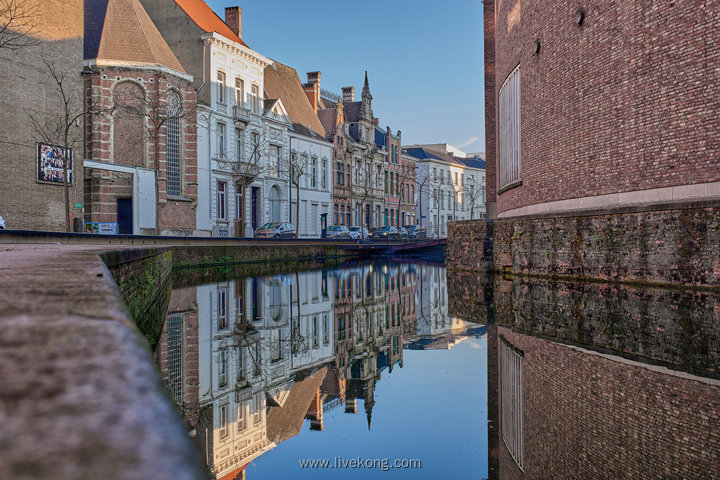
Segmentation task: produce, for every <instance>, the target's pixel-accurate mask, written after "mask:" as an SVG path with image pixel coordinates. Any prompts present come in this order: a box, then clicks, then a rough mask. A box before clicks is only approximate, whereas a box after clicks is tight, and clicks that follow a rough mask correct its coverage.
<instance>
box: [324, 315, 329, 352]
mask: <svg viewBox="0 0 720 480" xmlns="http://www.w3.org/2000/svg"><path fill="white" fill-rule="evenodd" d="M328 343H330V324H329V323H328V316H327V315H323V344H325V345H327V344H328Z"/></svg>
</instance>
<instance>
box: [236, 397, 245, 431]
mask: <svg viewBox="0 0 720 480" xmlns="http://www.w3.org/2000/svg"><path fill="white" fill-rule="evenodd" d="M245 426H246V423H245V404H244V403H239V404H238V408H237V429H238V432H241V431H243V430H245Z"/></svg>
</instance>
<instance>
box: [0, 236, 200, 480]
mask: <svg viewBox="0 0 720 480" xmlns="http://www.w3.org/2000/svg"><path fill="white" fill-rule="evenodd" d="M101 251H102V250H100V249H98V248H88V247H73V246H55V245H51V246H47V245H43V246H6V247H5V248H2V250H1V251H0V325H1V328H2V331H3V334H2V336H0V380H1V381H2V384H3V387H2V389H0V424H2V425H3V433H4V434H3V435H2V437H1V438H0V451H2V455H0V478H8V479H10V478H12V479H39V478H54V479H68V480H70V479H73V480H76V479H86V478H87V479H91V478H92V479H95V478H108V479H138V478H167V479H173V480H176V479H195V478H198V479H199V478H205V477H206V473H205V471H204V467H203V466H202V464H201V462H200V460H199V457H198V455H197V452H196V450H195V448H194V446H193V444H192V442H191V440H190V438H189V437H188V434H187V432H186V430H185V427H184V425H183V424H182V421H181V420H180V418H179V416H178V415H177V413H176V411H175V409H174V407H173V406H172V403H171V402H170V400H169V399H168V397H167V395H166V393H165V388H164V386H163V384H162V381H161V379H160V376H159V374H158V372H157V370H156V369H155V366H154V365H153V363H152V359H151V354H150V351H149V350H148V349H147V342H146V341H145V339H144V338H143V337H142V335H141V334H140V333H139V332H138V329H137V327H136V326H135V324H134V322H133V321H132V320H131V318H130V317H129V315H128V312H127V309H126V308H125V305H124V304H123V300H122V298H121V297H120V294H119V292H118V288H117V286H116V284H115V282H114V280H113V278H112V277H111V275H110V272H109V270H108V269H107V267H106V266H105V265H104V264H103V262H102V261H101V259H100V257H99V253H100V252H101Z"/></svg>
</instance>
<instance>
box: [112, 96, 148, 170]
mask: <svg viewBox="0 0 720 480" xmlns="http://www.w3.org/2000/svg"><path fill="white" fill-rule="evenodd" d="M113 103H114V106H115V111H114V113H113V117H112V121H113V127H112V132H113V135H112V142H113V163H116V164H119V165H127V166H131V167H145V166H146V165H145V138H146V131H145V120H146V108H145V107H146V102H145V91H144V90H143V88H142V87H141V86H140V85H138V84H136V83H134V82H122V83H118V84H117V85H116V86H115V88H114V89H113Z"/></svg>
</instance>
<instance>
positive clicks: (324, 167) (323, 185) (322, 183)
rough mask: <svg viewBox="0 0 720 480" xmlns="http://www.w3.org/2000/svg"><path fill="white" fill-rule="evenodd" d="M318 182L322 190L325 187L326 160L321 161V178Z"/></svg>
mask: <svg viewBox="0 0 720 480" xmlns="http://www.w3.org/2000/svg"><path fill="white" fill-rule="evenodd" d="M320 184H321V186H322V189H323V190H325V189H326V188H327V160H323V161H322V180H321V182H320Z"/></svg>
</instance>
